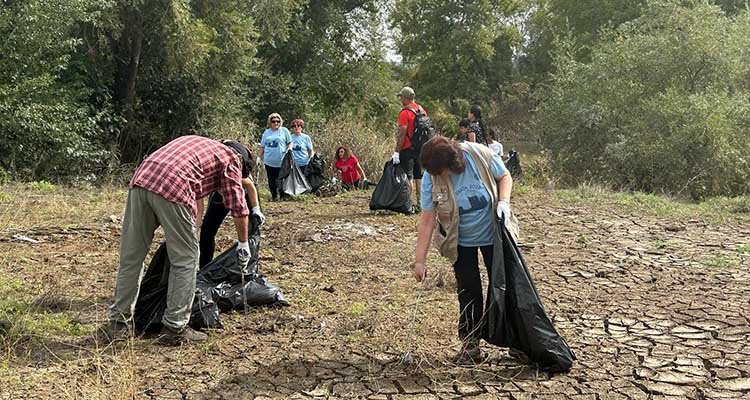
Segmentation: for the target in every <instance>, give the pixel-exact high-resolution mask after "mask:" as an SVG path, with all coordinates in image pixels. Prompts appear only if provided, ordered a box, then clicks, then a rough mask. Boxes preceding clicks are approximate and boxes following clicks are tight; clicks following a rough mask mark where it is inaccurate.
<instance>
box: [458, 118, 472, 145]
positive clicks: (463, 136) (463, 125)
mask: <svg viewBox="0 0 750 400" xmlns="http://www.w3.org/2000/svg"><path fill="white" fill-rule="evenodd" d="M469 126H471V121H469V119H468V118H461V120H460V121H458V140H459V141H461V142H476V134H475V133H474V132H472V131H470V130H469Z"/></svg>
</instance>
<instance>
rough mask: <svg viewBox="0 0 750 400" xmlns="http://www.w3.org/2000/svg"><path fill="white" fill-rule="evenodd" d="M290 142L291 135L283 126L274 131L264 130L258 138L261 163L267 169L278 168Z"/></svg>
mask: <svg viewBox="0 0 750 400" xmlns="http://www.w3.org/2000/svg"><path fill="white" fill-rule="evenodd" d="M291 142H292V135H290V134H289V130H288V129H286V128H284V127H283V126H282V127H281V128H279V129H278V130H275V131H272V130H271V129H270V128H269V129H266V130H265V132H263V136H261V138H260V146H261V147H263V163H264V164H266V165H268V166H269V167H275V168H280V167H281V160H283V159H284V154H285V153H286V150H287V148H288V147H289V143H291Z"/></svg>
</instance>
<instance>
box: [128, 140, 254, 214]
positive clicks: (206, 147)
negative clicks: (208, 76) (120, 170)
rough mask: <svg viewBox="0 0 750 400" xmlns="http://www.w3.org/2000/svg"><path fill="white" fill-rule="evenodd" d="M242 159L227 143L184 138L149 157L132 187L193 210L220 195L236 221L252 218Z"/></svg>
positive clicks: (142, 164)
mask: <svg viewBox="0 0 750 400" xmlns="http://www.w3.org/2000/svg"><path fill="white" fill-rule="evenodd" d="M241 180H242V162H241V160H240V155H239V154H237V153H235V152H234V151H233V150H232V149H230V148H229V147H227V146H226V145H224V144H223V143H221V142H219V141H216V140H213V139H209V138H205V137H202V136H193V135H189V136H181V137H178V138H177V139H175V140H173V141H171V142H169V143H167V144H166V145H165V146H164V147H162V148H160V149H159V150H156V151H155V152H154V153H153V154H151V155H150V156H148V157H147V158H146V159H145V160H143V162H142V163H141V165H140V166H139V167H138V169H137V170H136V171H135V175H133V179H131V180H130V185H129V187H131V188H132V187H134V186H139V187H142V188H144V189H146V190H148V191H150V192H154V193H156V194H159V195H161V196H162V197H164V198H165V199H167V200H169V201H172V202H175V203H178V204H184V205H186V206H188V207H190V210H191V211H192V212H193V218H195V217H196V214H197V213H198V209H197V206H196V202H195V200H196V199H202V198H204V197H206V196H208V195H209V194H211V193H212V192H216V191H218V192H219V194H221V197H222V198H224V205H225V206H226V207H227V209H229V212H230V213H231V214H232V216H233V217H243V216H246V215H248V214H249V212H248V209H247V203H246V201H245V191H244V189H243V188H242V182H241Z"/></svg>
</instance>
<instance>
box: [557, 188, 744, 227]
mask: <svg viewBox="0 0 750 400" xmlns="http://www.w3.org/2000/svg"><path fill="white" fill-rule="evenodd" d="M553 193H554V196H555V198H556V199H557V200H559V201H561V202H562V203H569V204H574V205H579V206H590V207H597V206H614V207H617V208H618V209H621V210H624V211H628V212H633V213H644V214H647V215H652V216H657V217H676V218H703V219H706V220H707V221H709V222H724V221H725V220H727V219H737V218H748V217H750V197H735V198H728V197H717V198H711V199H708V200H705V201H703V202H700V203H694V202H686V201H680V200H674V199H670V198H668V197H666V196H661V195H656V194H651V193H641V192H616V191H613V190H610V189H607V188H606V187H604V186H599V185H589V184H586V185H580V186H578V187H577V188H575V189H560V190H555V191H554V192H553Z"/></svg>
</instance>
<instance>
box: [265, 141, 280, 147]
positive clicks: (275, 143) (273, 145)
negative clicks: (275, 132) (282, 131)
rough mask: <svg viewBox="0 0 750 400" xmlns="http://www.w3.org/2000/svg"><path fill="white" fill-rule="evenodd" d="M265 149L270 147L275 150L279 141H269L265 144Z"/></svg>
mask: <svg viewBox="0 0 750 400" xmlns="http://www.w3.org/2000/svg"><path fill="white" fill-rule="evenodd" d="M266 147H270V148H274V149H275V148H277V147H279V141H278V140H269V141H267V142H266Z"/></svg>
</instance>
